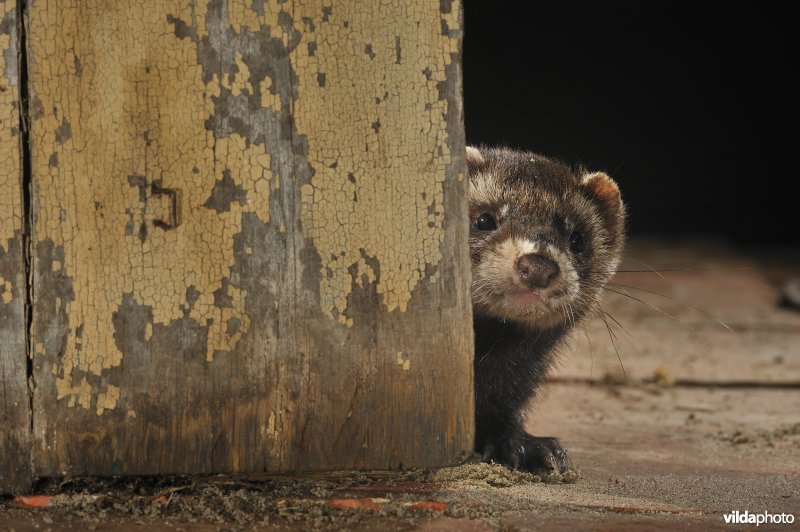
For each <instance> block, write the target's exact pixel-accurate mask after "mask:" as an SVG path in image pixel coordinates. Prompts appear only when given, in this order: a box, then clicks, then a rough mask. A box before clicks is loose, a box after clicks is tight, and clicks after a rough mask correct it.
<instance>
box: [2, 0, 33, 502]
mask: <svg viewBox="0 0 800 532" xmlns="http://www.w3.org/2000/svg"><path fill="white" fill-rule="evenodd" d="M19 97H20V93H19V65H18V60H17V4H16V2H15V1H14V0H5V1H3V0H0V493H3V492H7V491H17V490H24V489H26V488H27V487H29V485H30V400H29V397H28V387H27V370H26V354H25V290H26V287H25V264H24V258H23V255H22V231H23V213H22V211H23V209H22V168H21V152H20V122H19Z"/></svg>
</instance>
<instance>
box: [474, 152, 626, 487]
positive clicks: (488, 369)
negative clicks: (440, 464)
mask: <svg viewBox="0 0 800 532" xmlns="http://www.w3.org/2000/svg"><path fill="white" fill-rule="evenodd" d="M467 167H468V175H469V216H470V224H471V227H470V252H471V256H472V303H473V314H474V327H475V405H476V437H475V447H476V451H477V452H478V453H480V454H481V455H482V456H483V459H484V460H487V461H490V460H491V461H495V462H499V463H502V464H505V465H507V466H509V467H513V468H519V469H524V470H529V471H542V470H556V471H560V472H564V471H566V470H567V468H568V467H569V459H568V458H567V454H566V452H565V451H564V449H563V448H562V447H561V444H560V443H559V441H558V440H557V439H556V438H551V437H536V436H531V435H530V434H528V433H527V432H526V431H525V429H524V419H525V413H526V410H527V408H528V406H529V403H530V401H531V399H532V398H533V396H534V393H535V391H536V388H537V387H538V385H539V384H540V382H541V381H542V379H543V378H544V377H545V376H546V374H547V372H548V370H549V368H550V367H551V365H552V363H553V360H554V354H555V352H556V350H557V349H558V348H559V346H560V345H561V344H562V343H563V342H564V340H565V339H566V337H567V334H568V333H569V332H570V331H571V330H572V329H574V328H575V326H576V325H577V324H578V323H580V321H581V320H582V319H583V318H584V317H585V316H587V315H588V314H589V313H591V312H592V311H593V310H595V309H597V308H598V305H599V301H600V298H601V292H602V288H603V285H604V284H605V283H606V282H607V281H608V280H609V278H610V277H611V276H612V275H613V272H614V270H615V269H616V267H617V265H618V263H619V259H620V256H621V252H622V246H623V242H624V222H625V207H624V205H623V203H622V199H621V198H620V193H619V188H618V187H617V184H616V183H615V182H614V181H613V180H612V179H611V178H610V177H609V176H608V175H606V174H604V173H603V172H594V173H589V172H586V171H584V170H582V169H581V170H578V171H577V172H574V171H573V170H571V169H570V168H568V167H566V166H564V165H563V164H560V163H558V162H556V161H554V160H551V159H548V158H546V157H543V156H541V155H537V154H535V153H530V152H525V151H516V150H511V149H503V148H501V149H490V148H484V147H481V148H474V147H468V148H467Z"/></svg>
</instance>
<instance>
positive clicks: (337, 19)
mask: <svg viewBox="0 0 800 532" xmlns="http://www.w3.org/2000/svg"><path fill="white" fill-rule="evenodd" d="M0 1H2V0H0ZM334 4H335V5H334ZM459 17H460V13H459V7H458V6H457V5H451V4H450V3H448V2H443V3H441V4H440V3H439V2H436V1H434V0H430V1H426V2H422V1H415V2H413V3H411V4H407V5H406V4H400V3H386V4H384V5H381V6H377V7H376V8H375V9H374V10H369V11H368V10H364V9H363V3H360V2H356V1H347V2H341V3H333V2H302V1H297V2H287V1H283V0H268V1H263V2H250V1H249V0H246V1H234V0H229V1H225V0H198V1H192V2H182V1H178V0H175V1H172V0H160V1H158V2H153V3H148V4H147V5H146V6H144V5H141V3H139V2H133V1H132V0H128V1H121V2H108V1H103V0H86V1H84V2H80V3H74V2H70V1H67V0H52V1H49V2H34V3H32V4H31V6H30V35H29V39H28V43H29V59H30V61H29V62H30V80H31V86H32V94H31V109H32V115H33V122H32V124H33V125H32V133H31V153H32V159H33V160H32V172H33V176H32V177H33V184H34V187H33V193H32V196H33V197H32V199H33V213H34V220H33V223H34V227H33V229H34V242H33V245H34V291H35V293H34V303H35V305H34V323H33V328H34V334H33V338H34V340H35V343H34V352H35V358H34V375H35V377H36V385H37V388H36V391H35V393H34V408H35V411H36V412H37V415H36V416H34V431H33V433H34V440H35V445H34V450H33V454H34V459H33V462H34V473H35V474H37V475H53V474H121V473H134V474H149V473H155V472H219V471H243V470H251V471H252V470H258V471H281V470H282V471H286V470H293V469H299V468H303V469H325V468H331V467H338V468H349V469H352V468H365V467H376V466H380V467H383V466H385V465H386V464H387V463H388V464H389V466H390V467H395V466H397V465H399V464H405V465H409V464H420V465H443V464H445V463H452V461H453V460H454V457H456V456H457V455H458V453H460V452H461V451H462V450H464V449H469V448H470V447H471V442H470V441H469V438H470V434H471V432H472V429H471V427H472V409H471V402H470V401H471V400H472V388H471V381H470V380H469V375H470V373H469V372H470V371H471V367H472V362H471V346H472V342H471V336H470V334H471V322H470V321H469V319H468V318H469V308H470V307H469V284H468V272H469V260H468V256H467V252H466V250H465V249H464V247H463V246H458V245H457V242H459V241H461V240H462V239H461V237H463V239H464V241H465V239H466V231H465V230H464V229H463V228H462V225H463V226H464V227H466V225H465V224H464V223H462V222H463V221H464V220H466V212H465V211H463V202H462V201H461V200H462V199H463V193H464V186H463V182H462V181H461V180H460V177H461V176H460V175H459V174H460V172H462V171H463V155H462V154H461V152H462V151H463V134H462V133H463V131H462V129H461V124H462V123H461V110H460V102H459V96H460V74H459V70H458V54H459V43H460V28H459V20H460V18H459ZM451 28H452V29H451ZM337 116H338V118H337ZM448 129H449V131H450V134H449V135H448ZM445 210H447V212H448V220H447V222H448V223H445V221H446V220H445V214H444V212H445ZM445 234H447V235H450V236H449V237H445ZM440 262H441V263H446V264H448V267H443V266H442V265H441V264H440ZM425 279H429V280H430V282H426V281H425ZM443 309H448V310H447V311H444V312H443V311H442V310H443ZM400 344H404V345H402V347H401V346H400ZM398 349H402V351H398ZM412 359H413V360H414V362H413V363H412ZM423 361H424V362H423ZM454 371H456V372H458V373H459V374H463V375H465V378H464V379H459V380H454V381H452V382H449V383H448V386H447V390H445V391H444V392H443V389H442V386H441V384H440V383H441V376H442V375H446V374H451V373H452V372H454ZM398 397H404V398H405V400H403V401H401V402H398V401H397V398H398ZM465 405H466V406H465ZM442 431H443V432H442ZM397 432H399V433H401V434H405V435H408V436H407V437H406V438H386V435H387V434H392V433H397ZM433 434H436V435H437V436H436V437H432V435H433ZM354 449H355V452H354V451H353V450H354ZM387 457H388V458H387ZM387 460H388V462H387Z"/></svg>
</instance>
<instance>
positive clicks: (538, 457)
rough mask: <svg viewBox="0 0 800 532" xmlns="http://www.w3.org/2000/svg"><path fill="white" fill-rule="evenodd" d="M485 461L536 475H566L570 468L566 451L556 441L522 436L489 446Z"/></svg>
mask: <svg viewBox="0 0 800 532" xmlns="http://www.w3.org/2000/svg"><path fill="white" fill-rule="evenodd" d="M483 460H484V461H487V462H488V461H494V462H497V463H500V464H503V465H505V466H507V467H510V468H511V469H520V470H522V471H530V472H534V473H541V472H549V471H557V472H559V473H566V472H567V470H568V469H569V465H570V462H569V457H568V456H567V451H565V450H564V448H563V447H562V446H561V442H559V441H558V440H557V439H556V438H549V437H537V436H531V435H530V434H520V433H515V434H513V435H512V436H510V437H507V438H503V439H502V440H501V441H499V442H495V443H488V444H486V446H485V447H484V450H483Z"/></svg>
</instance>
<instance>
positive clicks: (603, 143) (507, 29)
mask: <svg viewBox="0 0 800 532" xmlns="http://www.w3.org/2000/svg"><path fill="white" fill-rule="evenodd" d="M596 4H603V5H596ZM464 13H465V20H464V29H465V34H464V63H463V68H464V116H465V124H466V134H467V141H468V142H469V143H472V144H488V145H498V144H502V145H507V146H512V147H519V148H526V149H530V150H533V151H537V152H540V153H543V154H545V155H550V156H554V157H557V158H559V159H562V160H564V161H565V162H568V163H572V164H575V163H583V164H585V165H586V166H588V167H589V168H590V169H592V170H605V171H606V172H608V173H609V174H611V175H612V176H613V177H614V178H615V179H616V180H617V182H618V183H619V184H620V188H621V189H622V192H623V197H624V198H625V200H626V202H627V204H628V209H629V215H630V216H629V225H628V227H629V232H630V233H632V234H641V233H648V234H653V233H659V234H672V235H677V236H686V235H718V236H722V237H725V238H728V239H730V240H732V241H734V242H737V243H740V244H748V245H752V244H783V245H787V244H788V245H792V246H794V245H796V244H800V223H798V216H797V211H798V210H799V209H800V202H798V199H797V196H796V194H795V192H794V190H795V189H796V188H797V182H798V180H799V179H800V168H798V165H797V163H796V161H795V159H796V157H795V153H796V149H797V143H798V141H797V140H796V138H797V137H798V135H797V130H798V129H799V128H800V124H798V120H797V112H796V104H795V101H796V99H797V98H798V95H800V88H799V87H798V84H797V83H796V82H795V81H793V78H794V77H795V76H797V75H798V74H800V72H798V71H799V70H800V68H798V67H799V62H798V61H797V56H796V54H790V52H789V49H790V48H794V47H795V46H796V44H797V43H796V42H795V41H796V40H797V39H796V36H797V35H798V32H797V30H796V29H792V28H791V27H790V24H791V23H792V21H793V20H795V17H794V16H791V15H790V14H789V13H788V12H787V11H786V10H785V9H783V10H776V9H769V8H767V7H762V6H760V5H758V4H750V5H747V6H745V5H736V4H724V7H719V8H718V9H717V10H714V9H711V8H708V7H702V8H698V7H697V6H693V5H683V6H675V5H674V4H667V3H663V4H659V3H655V2H641V3H639V2H637V3H616V4H614V3H609V2H604V3H595V5H588V4H586V5H584V4H578V3H564V2H525V3H522V2H520V3H517V2H486V1H480V0H464Z"/></svg>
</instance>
